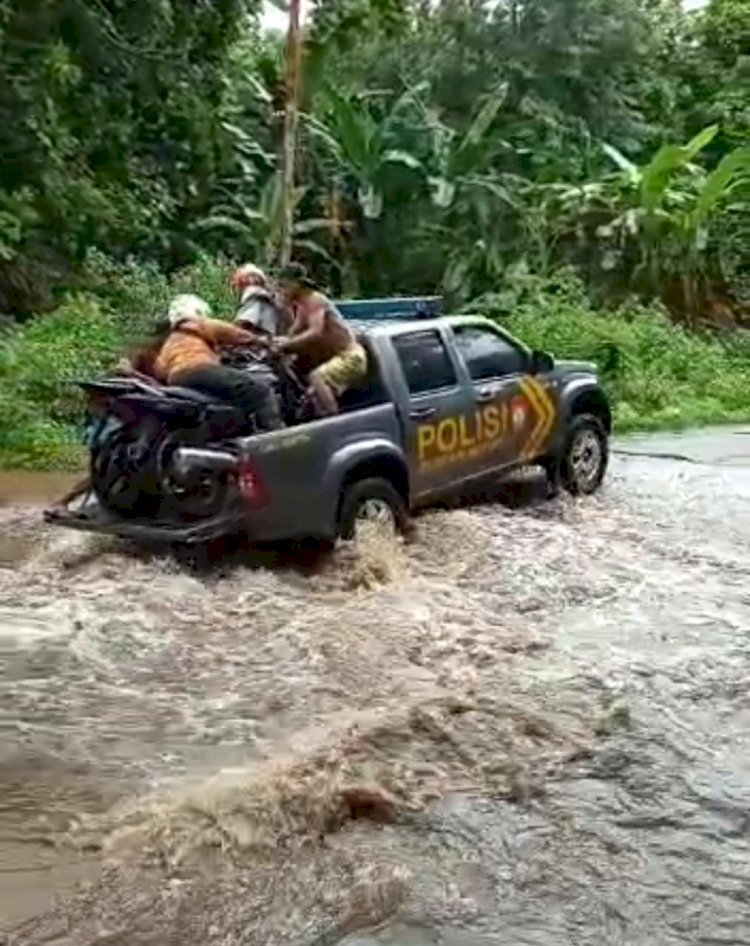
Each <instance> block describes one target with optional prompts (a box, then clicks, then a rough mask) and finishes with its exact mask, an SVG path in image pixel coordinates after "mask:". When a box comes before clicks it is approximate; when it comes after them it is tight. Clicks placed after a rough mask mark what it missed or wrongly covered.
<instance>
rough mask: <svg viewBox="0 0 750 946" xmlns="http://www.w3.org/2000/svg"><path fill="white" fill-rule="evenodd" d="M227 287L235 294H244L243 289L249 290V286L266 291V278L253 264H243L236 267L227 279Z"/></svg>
mask: <svg viewBox="0 0 750 946" xmlns="http://www.w3.org/2000/svg"><path fill="white" fill-rule="evenodd" d="M229 285H230V286H231V287H232V289H234V290H235V292H239V293H242V292H244V291H245V289H249V288H250V287H251V286H261V287H262V288H263V289H267V288H268V276H266V274H265V273H264V272H263V270H262V269H261V268H260V266H256V265H255V264H254V263H245V264H244V265H242V266H238V267H237V269H235V271H234V272H233V273H232V275H231V276H230V277H229Z"/></svg>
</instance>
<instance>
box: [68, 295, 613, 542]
mask: <svg viewBox="0 0 750 946" xmlns="http://www.w3.org/2000/svg"><path fill="white" fill-rule="evenodd" d="M373 304H374V303H372V302H368V303H347V304H344V305H343V306H342V309H343V310H344V312H345V314H346V315H347V316H349V317H352V316H354V317H355V319H354V321H355V324H356V326H357V329H358V334H359V337H360V339H361V341H362V343H363V344H364V345H365V347H366V349H367V351H368V354H369V370H368V374H367V377H366V378H365V379H363V381H362V382H361V383H360V384H358V385H357V386H356V387H355V388H353V389H351V390H350V391H347V392H346V393H345V394H344V396H343V397H342V400H341V411H340V413H339V414H338V415H336V416H334V417H328V418H321V419H316V420H312V421H309V422H306V423H303V424H300V425H298V426H293V427H288V428H285V429H283V430H280V431H274V432H270V433H262V434H256V435H254V436H250V437H244V438H237V439H236V440H235V441H233V443H232V446H231V449H230V450H227V449H226V445H222V446H221V448H216V449H213V450H212V449H211V448H206V449H193V448H191V447H185V448H184V450H178V451H177V454H176V462H177V464H178V465H179V466H181V467H185V465H188V466H189V465H190V464H191V463H192V464H204V465H206V467H207V468H208V469H213V470H216V471H221V476H222V482H223V488H222V495H221V502H220V503H218V505H216V506H215V507H214V508H212V510H211V511H210V514H209V515H207V516H206V517H205V518H204V519H199V520H198V521H190V522H175V521H174V520H173V519H164V520H161V519H160V518H159V517H158V516H157V517H151V518H149V519H148V520H147V521H144V520H143V519H133V518H129V517H126V516H123V515H122V514H121V513H114V512H113V511H111V510H108V509H106V508H104V507H102V505H101V503H96V502H94V504H93V506H92V504H88V505H87V506H86V507H85V508H84V509H83V510H78V511H72V512H70V514H69V515H66V516H64V517H62V518H58V519H57V521H58V522H59V523H60V524H63V525H69V526H73V527H75V528H80V529H88V530H92V531H100V532H111V533H115V534H118V535H122V536H127V537H130V538H134V539H144V540H149V541H165V542H170V543H188V544H193V543H197V542H201V541H205V540H208V539H213V538H216V537H218V536H220V535H222V534H229V533H239V532H242V533H246V534H247V535H248V536H249V537H250V539H251V540H253V541H258V542H263V541H276V540H282V539H290V538H303V537H312V538H318V539H328V540H330V539H334V538H336V537H337V536H344V537H349V536H351V535H352V534H353V533H354V531H355V528H356V525H357V523H358V522H359V521H361V520H362V519H366V518H379V519H384V520H389V521H390V522H391V523H392V524H393V525H394V526H398V525H401V524H403V523H404V521H405V519H406V517H407V515H408V513H409V512H410V511H411V510H414V509H416V508H418V507H420V506H425V505H429V504H430V503H433V502H435V501H436V500H439V499H441V498H444V497H446V496H448V495H454V494H457V493H461V491H465V490H469V489H472V488H474V487H476V485H477V484H478V483H481V481H487V480H491V479H493V478H498V477H500V476H501V475H503V474H506V473H507V472H509V471H510V470H512V469H513V468H517V467H519V466H523V465H527V464H539V465H541V466H542V467H543V468H544V469H545V471H546V473H547V476H548V478H549V481H550V483H551V485H552V486H553V487H556V486H557V485H558V484H560V485H562V486H564V487H565V488H567V489H568V490H569V491H571V492H573V493H580V494H587V493H592V492H594V491H595V490H596V489H597V488H598V487H599V485H600V484H601V482H602V479H603V477H604V474H605V471H606V467H607V459H608V438H609V434H610V431H611V414H610V408H609V405H608V403H607V399H606V397H605V395H604V393H603V391H602V389H601V387H600V385H599V382H598V379H597V376H596V371H595V368H594V366H593V365H590V364H586V363H573V362H556V361H555V359H554V358H553V357H552V356H551V355H548V354H546V353H544V352H536V351H530V350H529V349H528V348H527V347H526V346H524V345H523V344H522V343H521V342H520V341H518V340H517V339H515V338H513V337H512V336H511V335H509V334H508V333H506V332H504V331H503V330H502V329H501V328H499V327H498V326H497V325H496V324H495V323H494V322H491V321H489V320H487V319H484V318H481V317H475V316H447V317H436V318H418V319H403V318H383V319H377V320H373V321H367V322H357V321H356V316H357V315H358V314H359V311H360V310H361V307H367V309H368V312H367V314H369V313H370V312H371V311H372V306H373ZM358 306H359V307H360V309H358Z"/></svg>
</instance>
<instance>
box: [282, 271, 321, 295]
mask: <svg viewBox="0 0 750 946" xmlns="http://www.w3.org/2000/svg"><path fill="white" fill-rule="evenodd" d="M276 282H277V283H278V286H279V288H280V289H281V292H282V293H283V295H284V298H285V299H288V300H290V301H291V300H294V299H300V298H302V297H303V296H307V295H310V293H311V292H316V291H317V289H318V287H317V285H316V284H315V282H313V280H312V279H311V278H310V277H309V275H308V273H307V270H306V269H305V267H304V266H303V265H302V264H301V263H288V264H287V265H286V266H284V268H283V269H282V270H281V271H280V272H279V274H278V276H277V277H276Z"/></svg>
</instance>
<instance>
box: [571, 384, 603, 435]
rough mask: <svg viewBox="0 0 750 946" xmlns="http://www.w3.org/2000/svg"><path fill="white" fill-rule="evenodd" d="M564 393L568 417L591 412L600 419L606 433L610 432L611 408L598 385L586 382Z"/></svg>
mask: <svg viewBox="0 0 750 946" xmlns="http://www.w3.org/2000/svg"><path fill="white" fill-rule="evenodd" d="M566 393H567V401H568V411H567V415H568V419H570V418H573V417H579V416H580V415H581V414H592V415H593V416H594V417H597V418H598V419H599V420H600V421H601V423H602V426H603V427H604V429H605V431H606V432H607V434H611V433H612V410H611V408H610V406H609V401H608V400H607V396H606V394H605V393H604V391H602V389H601V388H600V387H598V386H597V385H593V384H587V385H586V386H585V387H576V389H574V390H572V391H569V392H566Z"/></svg>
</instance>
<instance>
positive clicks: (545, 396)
mask: <svg viewBox="0 0 750 946" xmlns="http://www.w3.org/2000/svg"><path fill="white" fill-rule="evenodd" d="M534 384H535V386H536V390H537V392H538V395H539V399H540V400H541V401H542V403H543V404H544V408H545V420H544V424H543V426H542V430H541V432H540V434H539V439H538V441H537V443H536V444H535V445H534V448H535V450H537V451H538V450H540V449H541V447H542V445H543V444H544V441H545V440H546V439H547V436H548V435H549V432H550V430H552V425H553V423H554V421H555V413H556V411H555V403H554V401H553V400H552V398H551V397H550V396H549V392H548V391H547V389H546V388H545V387H544V385H543V384H541V383H540V382H539V381H537V380H536V379H535V380H534Z"/></svg>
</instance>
